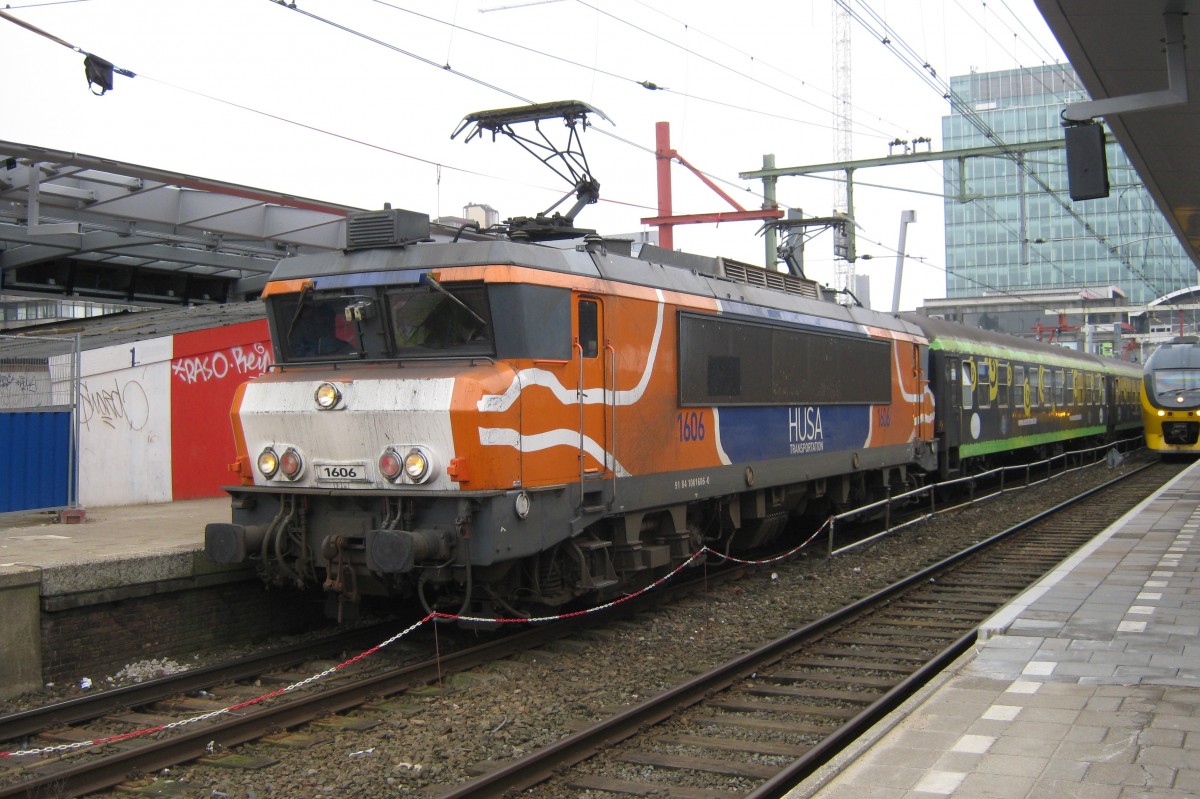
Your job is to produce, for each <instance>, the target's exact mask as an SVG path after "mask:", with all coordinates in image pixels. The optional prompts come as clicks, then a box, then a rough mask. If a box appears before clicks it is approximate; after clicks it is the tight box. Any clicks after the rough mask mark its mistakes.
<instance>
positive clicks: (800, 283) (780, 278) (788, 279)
mask: <svg viewBox="0 0 1200 799" xmlns="http://www.w3.org/2000/svg"><path fill="white" fill-rule="evenodd" d="M721 271H722V272H723V273H724V275H725V277H726V278H728V279H729V280H732V281H734V282H735V283H746V284H747V285H751V286H762V287H763V288H766V289H773V290H775V291H782V292H783V293H785V294H797V295H799V296H801V297H809V298H810V299H814V300H818V299H820V298H821V295H820V290H819V288H818V286H817V283H816V282H815V281H813V280H805V279H804V278H801V277H796V276H795V275H788V274H785V273H783V272H772V271H771V270H769V269H763V268H762V267H760V266H752V265H750V264H743V263H738V262H737V261H722V262H721Z"/></svg>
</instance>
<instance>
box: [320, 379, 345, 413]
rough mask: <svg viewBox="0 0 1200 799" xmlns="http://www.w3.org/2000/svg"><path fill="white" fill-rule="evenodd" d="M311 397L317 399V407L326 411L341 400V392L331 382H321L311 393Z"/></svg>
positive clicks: (334, 406)
mask: <svg viewBox="0 0 1200 799" xmlns="http://www.w3.org/2000/svg"><path fill="white" fill-rule="evenodd" d="M313 399H315V400H316V401H317V407H318V408H320V409H321V410H323V411H327V410H329V409H330V408H336V407H337V406H338V404H339V403H340V402H341V401H342V392H341V390H340V389H339V388H338V387H337V386H335V385H334V384H333V383H322V384H321V385H319V386H317V390H316V392H314V393H313Z"/></svg>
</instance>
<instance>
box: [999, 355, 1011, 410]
mask: <svg viewBox="0 0 1200 799" xmlns="http://www.w3.org/2000/svg"><path fill="white" fill-rule="evenodd" d="M996 382H997V385H999V387H1000V391H999V393H998V394H997V396H998V397H999V398H1000V399H999V403H998V404H999V406H1000V407H1001V408H1007V407H1008V406H1009V398H1010V397H1009V392H1010V391H1011V390H1012V389H1011V387H1010V384H1011V383H1012V367H1011V366H1009V365H1008V364H1006V363H1002V364H1000V366H999V368H998V369H997V371H996Z"/></svg>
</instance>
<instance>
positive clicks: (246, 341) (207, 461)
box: [171, 319, 274, 500]
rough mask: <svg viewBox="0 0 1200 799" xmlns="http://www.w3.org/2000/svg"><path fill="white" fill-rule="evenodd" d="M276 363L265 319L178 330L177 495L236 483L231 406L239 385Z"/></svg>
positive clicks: (174, 380) (195, 495)
mask: <svg viewBox="0 0 1200 799" xmlns="http://www.w3.org/2000/svg"><path fill="white" fill-rule="evenodd" d="M273 362H274V359H273V357H272V355H271V343H270V341H269V339H268V333H267V322H266V320H265V319H262V320H257V321H254V322H243V323H241V324H236V325H230V326H228V327H217V328H212V329H210V330H199V331H196V332H194V333H180V334H177V335H176V336H175V339H174V348H173V353H172V358H171V484H172V485H171V490H172V493H173V498H174V499H176V500H180V499H199V498H201V497H219V496H221V495H222V491H221V486H226V485H232V484H233V483H235V482H236V480H235V477H234V475H233V474H232V473H231V472H230V471H229V470H228V468H227V467H228V465H229V464H230V463H232V462H233V460H234V458H235V454H234V449H233V427H232V425H231V424H230V421H229V408H230V406H231V405H232V404H233V392H234V389H236V388H237V387H238V386H239V385H241V384H242V383H244V382H245V381H246V380H249V379H250V378H252V377H256V376H257V375H260V374H262V373H263V372H265V371H266V369H267V367H268V366H269V365H270V364H271V363H273Z"/></svg>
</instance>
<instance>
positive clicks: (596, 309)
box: [579, 300, 600, 358]
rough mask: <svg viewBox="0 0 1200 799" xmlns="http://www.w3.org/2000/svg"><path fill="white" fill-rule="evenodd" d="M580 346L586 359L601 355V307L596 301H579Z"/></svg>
mask: <svg viewBox="0 0 1200 799" xmlns="http://www.w3.org/2000/svg"><path fill="white" fill-rule="evenodd" d="M579 346H580V347H582V348H583V357H585V358H595V357H596V356H597V355H599V354H600V305H599V303H597V302H596V301H595V300H580V301H579Z"/></svg>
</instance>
